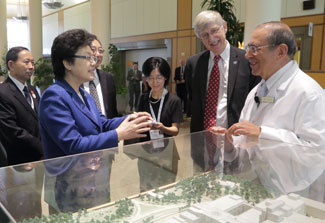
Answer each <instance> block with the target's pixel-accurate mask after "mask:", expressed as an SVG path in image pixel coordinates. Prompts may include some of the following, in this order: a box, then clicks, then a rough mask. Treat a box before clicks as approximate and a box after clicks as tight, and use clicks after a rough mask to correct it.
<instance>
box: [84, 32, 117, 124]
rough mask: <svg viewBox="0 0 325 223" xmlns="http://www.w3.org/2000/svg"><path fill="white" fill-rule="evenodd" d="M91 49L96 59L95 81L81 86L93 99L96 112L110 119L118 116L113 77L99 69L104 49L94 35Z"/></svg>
mask: <svg viewBox="0 0 325 223" xmlns="http://www.w3.org/2000/svg"><path fill="white" fill-rule="evenodd" d="M91 49H92V51H93V52H94V56H95V57H96V58H97V63H96V70H95V79H94V80H93V81H89V82H86V83H84V84H83V85H84V88H85V90H86V91H87V92H88V93H89V94H90V95H91V96H92V97H93V98H94V99H95V102H96V105H97V108H98V110H99V111H101V112H102V114H103V115H105V116H106V118H109V119H111V118H114V117H117V116H118V114H117V108H116V106H117V105H116V89H115V84H114V77H113V75H112V74H110V73H107V72H105V71H103V70H101V69H100V66H101V64H102V61H103V53H104V49H103V47H102V44H101V42H100V41H99V40H98V38H97V36H96V35H93V41H92V44H91Z"/></svg>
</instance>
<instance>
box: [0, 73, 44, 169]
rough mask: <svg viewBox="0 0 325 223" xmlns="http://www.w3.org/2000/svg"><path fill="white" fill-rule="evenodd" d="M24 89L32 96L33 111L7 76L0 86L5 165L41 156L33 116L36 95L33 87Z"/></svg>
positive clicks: (37, 131)
mask: <svg viewBox="0 0 325 223" xmlns="http://www.w3.org/2000/svg"><path fill="white" fill-rule="evenodd" d="M28 88H29V90H30V92H33V94H32V95H35V97H36V98H34V97H32V99H33V101H34V107H35V110H36V111H34V110H33V109H32V107H31V106H30V105H29V104H28V102H27V100H26V98H25V97H24V95H23V94H22V93H21V91H20V90H19V89H18V88H17V86H16V85H15V84H14V82H13V81H12V80H11V79H10V78H7V79H6V80H5V81H4V82H3V84H1V85H0V141H1V143H2V144H3V146H4V148H5V150H6V152H7V156H8V164H9V165H13V164H19V163H25V162H31V161H36V160H39V159H40V158H41V157H42V156H43V152H42V143H41V137H40V133H39V128H38V118H37V109H38V103H39V95H38V93H37V91H36V89H35V88H34V87H33V86H31V85H28Z"/></svg>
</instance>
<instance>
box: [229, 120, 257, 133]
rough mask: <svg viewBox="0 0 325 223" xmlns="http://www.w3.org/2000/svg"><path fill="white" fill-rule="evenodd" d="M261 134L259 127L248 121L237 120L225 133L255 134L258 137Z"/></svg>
mask: <svg viewBox="0 0 325 223" xmlns="http://www.w3.org/2000/svg"><path fill="white" fill-rule="evenodd" d="M260 134H261V127H259V126H257V125H255V124H253V123H251V122H248V121H243V122H238V123H236V124H233V125H232V126H231V127H230V128H229V129H228V133H227V135H229V136H231V135H234V136H239V135H247V136H256V137H259V136H260Z"/></svg>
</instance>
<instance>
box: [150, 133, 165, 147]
mask: <svg viewBox="0 0 325 223" xmlns="http://www.w3.org/2000/svg"><path fill="white" fill-rule="evenodd" d="M149 134H150V139H163V138H164V134H162V133H160V131H159V130H150V131H149ZM151 143H152V145H153V148H155V149H158V148H161V147H164V141H163V140H156V141H153V142H151Z"/></svg>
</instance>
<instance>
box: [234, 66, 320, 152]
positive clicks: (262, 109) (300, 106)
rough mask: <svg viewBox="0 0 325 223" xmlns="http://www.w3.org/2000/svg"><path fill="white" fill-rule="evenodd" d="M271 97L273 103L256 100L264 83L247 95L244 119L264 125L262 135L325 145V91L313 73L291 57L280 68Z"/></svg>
mask: <svg viewBox="0 0 325 223" xmlns="http://www.w3.org/2000/svg"><path fill="white" fill-rule="evenodd" d="M277 72H280V75H278V76H277V80H276V82H275V84H274V85H273V86H272V87H271V89H269V91H268V94H267V95H266V96H267V97H274V102H273V103H263V102H261V103H260V105H259V106H257V103H256V102H255V101H254V97H255V95H256V94H257V93H256V92H258V90H259V88H260V84H258V85H257V86H256V87H255V88H254V89H252V91H251V92H250V93H249V95H248V96H247V99H246V102H245V106H244V108H243V110H242V112H241V116H240V120H239V121H240V122H241V121H244V120H247V121H249V122H252V123H254V124H255V125H258V126H260V127H261V134H260V138H261V139H271V140H275V141H280V142H287V143H293V144H298V145H307V146H319V145H325V95H324V91H323V89H322V88H321V87H320V86H319V84H318V83H317V82H316V81H315V80H313V79H312V78H311V77H310V76H308V75H307V74H305V73H304V72H303V71H302V70H300V69H299V67H298V65H297V63H296V62H295V61H290V62H289V63H287V64H286V65H285V66H284V67H282V68H281V69H280V70H279V71H277Z"/></svg>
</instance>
